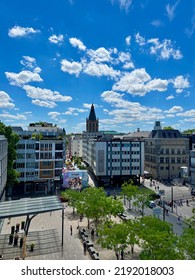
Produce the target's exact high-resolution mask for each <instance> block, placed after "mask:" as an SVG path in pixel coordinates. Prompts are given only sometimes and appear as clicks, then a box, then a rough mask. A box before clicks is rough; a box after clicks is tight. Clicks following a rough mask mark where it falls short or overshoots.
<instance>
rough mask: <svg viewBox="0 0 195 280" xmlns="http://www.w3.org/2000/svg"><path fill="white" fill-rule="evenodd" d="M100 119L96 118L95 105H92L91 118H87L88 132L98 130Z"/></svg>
mask: <svg viewBox="0 0 195 280" xmlns="http://www.w3.org/2000/svg"><path fill="white" fill-rule="evenodd" d="M98 130H99V119H96V115H95V109H94V105H93V104H92V105H91V110H90V113H89V118H87V119H86V132H98Z"/></svg>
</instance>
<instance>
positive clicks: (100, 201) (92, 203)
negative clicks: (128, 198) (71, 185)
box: [78, 187, 123, 229]
mask: <svg viewBox="0 0 195 280" xmlns="http://www.w3.org/2000/svg"><path fill="white" fill-rule="evenodd" d="M82 193H83V196H82V201H81V202H80V205H79V206H78V211H79V212H81V213H83V214H84V215H85V216H86V217H87V219H88V220H90V219H92V220H93V221H94V223H95V227H96V229H97V227H98V224H99V223H100V220H101V219H106V218H107V217H108V216H110V215H114V216H116V215H117V214H118V213H119V212H123V205H122V202H121V201H119V200H115V199H113V198H112V197H107V196H106V194H105V191H104V190H103V188H93V187H90V188H86V189H84V190H83V192H82Z"/></svg>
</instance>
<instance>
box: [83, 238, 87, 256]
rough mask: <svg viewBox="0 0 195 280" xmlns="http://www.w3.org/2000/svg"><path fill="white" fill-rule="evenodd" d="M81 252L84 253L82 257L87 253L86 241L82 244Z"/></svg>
mask: <svg viewBox="0 0 195 280" xmlns="http://www.w3.org/2000/svg"><path fill="white" fill-rule="evenodd" d="M83 252H84V255H86V253H87V242H86V241H84V242H83Z"/></svg>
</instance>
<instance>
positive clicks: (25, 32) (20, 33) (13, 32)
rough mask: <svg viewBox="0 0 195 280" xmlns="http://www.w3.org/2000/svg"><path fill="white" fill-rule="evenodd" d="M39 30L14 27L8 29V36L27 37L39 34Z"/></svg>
mask: <svg viewBox="0 0 195 280" xmlns="http://www.w3.org/2000/svg"><path fill="white" fill-rule="evenodd" d="M39 32H40V30H37V29H34V28H32V27H21V26H18V25H15V26H14V27H12V28H11V29H9V32H8V35H9V36H10V37H12V38H14V37H27V36H29V35H30V34H35V33H39Z"/></svg>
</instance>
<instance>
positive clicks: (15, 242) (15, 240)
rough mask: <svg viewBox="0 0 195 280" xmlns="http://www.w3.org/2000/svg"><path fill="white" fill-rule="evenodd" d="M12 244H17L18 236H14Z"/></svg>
mask: <svg viewBox="0 0 195 280" xmlns="http://www.w3.org/2000/svg"><path fill="white" fill-rule="evenodd" d="M14 246H18V236H17V235H15V236H14Z"/></svg>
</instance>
